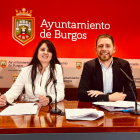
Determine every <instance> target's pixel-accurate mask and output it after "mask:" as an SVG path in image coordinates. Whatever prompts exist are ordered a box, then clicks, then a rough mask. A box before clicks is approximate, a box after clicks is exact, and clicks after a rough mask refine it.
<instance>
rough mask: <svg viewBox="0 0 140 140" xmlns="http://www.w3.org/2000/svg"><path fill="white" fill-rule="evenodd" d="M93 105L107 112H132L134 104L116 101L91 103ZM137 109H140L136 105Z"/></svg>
mask: <svg viewBox="0 0 140 140" xmlns="http://www.w3.org/2000/svg"><path fill="white" fill-rule="evenodd" d="M92 104H94V105H99V106H101V107H102V108H105V109H106V110H108V111H123V110H134V109H135V102H132V101H116V102H93V103H92ZM138 109H140V106H139V103H138Z"/></svg>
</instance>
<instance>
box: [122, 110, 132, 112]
mask: <svg viewBox="0 0 140 140" xmlns="http://www.w3.org/2000/svg"><path fill="white" fill-rule="evenodd" d="M130 111H131V110H123V112H130Z"/></svg>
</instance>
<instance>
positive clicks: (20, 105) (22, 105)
mask: <svg viewBox="0 0 140 140" xmlns="http://www.w3.org/2000/svg"><path fill="white" fill-rule="evenodd" d="M34 104H35V103H16V104H14V107H18V108H22V107H27V108H30V107H32V106H34Z"/></svg>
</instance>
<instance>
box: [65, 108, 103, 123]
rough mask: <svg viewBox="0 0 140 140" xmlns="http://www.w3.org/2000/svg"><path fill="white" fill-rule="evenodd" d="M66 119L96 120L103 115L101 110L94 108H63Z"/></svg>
mask: <svg viewBox="0 0 140 140" xmlns="http://www.w3.org/2000/svg"><path fill="white" fill-rule="evenodd" d="M65 113H66V119H68V120H96V119H98V118H100V117H102V116H104V112H103V111H97V110H96V109H87V108H86V109H65Z"/></svg>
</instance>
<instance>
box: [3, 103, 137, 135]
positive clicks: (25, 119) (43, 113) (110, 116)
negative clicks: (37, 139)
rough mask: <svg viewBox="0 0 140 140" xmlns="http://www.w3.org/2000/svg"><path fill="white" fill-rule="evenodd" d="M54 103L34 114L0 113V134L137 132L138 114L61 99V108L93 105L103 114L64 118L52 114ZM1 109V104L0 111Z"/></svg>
mask: <svg viewBox="0 0 140 140" xmlns="http://www.w3.org/2000/svg"><path fill="white" fill-rule="evenodd" d="M52 108H54V104H51V105H50V106H46V107H40V108H39V109H38V113H37V114H36V115H21V116H0V134H23V133H87V132H88V133H91V132H140V115H133V114H130V113H123V112H108V111H106V110H104V109H102V108H100V107H97V106H94V105H92V103H91V102H78V101H62V102H59V103H58V108H60V109H61V110H62V111H64V110H65V109H72V108H96V109H97V110H102V111H104V113H105V116H103V117H101V118H99V119H97V120H94V121H73V120H66V116H60V115H56V114H51V113H50V109H52ZM3 109H4V107H3V108H0V111H2V110H3Z"/></svg>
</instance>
